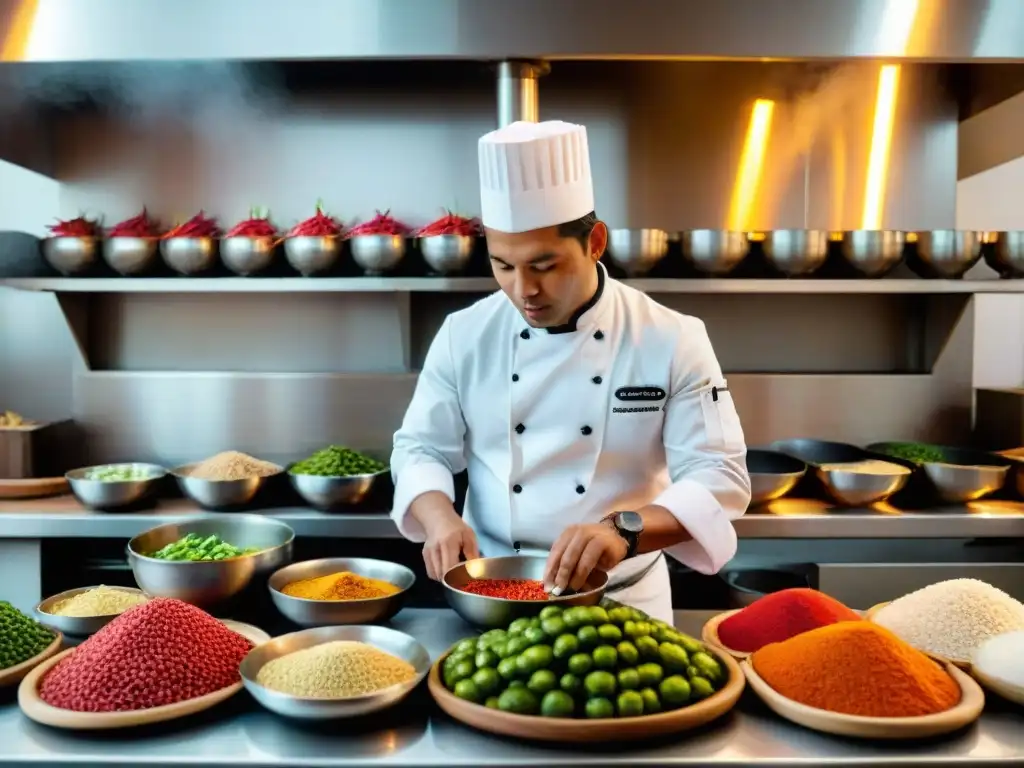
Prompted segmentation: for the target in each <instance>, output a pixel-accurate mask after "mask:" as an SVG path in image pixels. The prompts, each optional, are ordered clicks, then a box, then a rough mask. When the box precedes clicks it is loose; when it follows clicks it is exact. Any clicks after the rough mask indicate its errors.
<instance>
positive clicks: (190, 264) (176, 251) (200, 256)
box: [160, 237, 217, 276]
mask: <svg viewBox="0 0 1024 768" xmlns="http://www.w3.org/2000/svg"><path fill="white" fill-rule="evenodd" d="M160 254H161V255H162V256H163V257H164V263H165V264H166V265H167V266H169V267H170V268H171V269H173V270H174V271H175V272H177V273H178V274H179V275H186V276H191V275H201V274H203V273H204V272H208V271H209V270H211V269H213V266H214V265H215V264H216V263H217V241H216V240H214V239H213V238H212V237H171V238H168V239H166V240H161V241H160Z"/></svg>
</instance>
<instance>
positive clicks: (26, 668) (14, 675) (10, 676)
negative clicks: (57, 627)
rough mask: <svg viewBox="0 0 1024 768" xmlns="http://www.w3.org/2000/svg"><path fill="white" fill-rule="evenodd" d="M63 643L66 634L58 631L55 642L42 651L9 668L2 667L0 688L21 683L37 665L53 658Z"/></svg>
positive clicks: (0, 670)
mask: <svg viewBox="0 0 1024 768" xmlns="http://www.w3.org/2000/svg"><path fill="white" fill-rule="evenodd" d="M62 645H64V635H62V634H61V633H60V632H58V633H57V636H56V637H55V638H54V639H53V642H52V643H50V644H49V645H48V646H46V650H45V651H43V652H42V653H40V654H38V655H36V656H33V657H32V658H31V659H28V660H27V661H23V662H21V664H15V665H14V666H13V667H8V668H7V669H0V688H7V687H9V686H12V685H16V684H17V683H20V682H21V681H22V680H23V679H24V678H25V676H26V675H27V674H28V673H29V672H31V671H32V670H33V669H34V668H35V667H37V666H39V665H40V664H42V663H43V662H44V661H46V660H47V659H49V658H52V657H53V655H54V654H55V653H57V652H58V651H59V650H60V649H61V646H62Z"/></svg>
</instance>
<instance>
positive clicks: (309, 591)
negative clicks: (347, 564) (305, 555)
mask: <svg viewBox="0 0 1024 768" xmlns="http://www.w3.org/2000/svg"><path fill="white" fill-rule="evenodd" d="M281 591H282V592H283V593H284V594H286V595H288V596H290V597H298V598H302V599H303V600H372V599H374V598H379V597H388V596H389V595H393V594H395V593H396V592H401V589H400V588H399V587H396V586H395V585H394V584H392V583H391V582H389V581H382V580H380V579H371V578H368V577H366V576H360V575H359V574H357V573H352V572H350V571H342V572H341V573H331V574H328V575H327V576H317V577H315V578H312V579H301V580H299V581H293V582H292V583H291V584H286V585H285V586H284V587H283V588H282V589H281Z"/></svg>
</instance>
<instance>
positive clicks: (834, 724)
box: [742, 659, 985, 740]
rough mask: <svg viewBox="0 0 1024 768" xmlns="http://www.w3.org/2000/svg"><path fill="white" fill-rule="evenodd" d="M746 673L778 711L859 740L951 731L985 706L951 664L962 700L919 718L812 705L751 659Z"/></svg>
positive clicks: (920, 736)
mask: <svg viewBox="0 0 1024 768" xmlns="http://www.w3.org/2000/svg"><path fill="white" fill-rule="evenodd" d="M742 665H743V674H745V675H746V676H747V681H748V682H749V683H750V687H751V688H753V689H754V692H755V693H756V694H757V695H758V696H759V697H760V698H761V700H762V701H763V702H764V703H765V704H767V705H768V707H769V709H771V710H772V711H773V712H774V713H775V714H777V715H779V716H780V717H783V718H785V719H786V720H789V721H790V722H793V723H796V724H797V725H802V726H803V727H805V728H810V729H811V730H813V731H821V732H822V733H831V734H834V735H836V736H848V737H853V738H859V739H889V740H892V739H923V738H927V737H929V736H939V735H941V734H945V733H952V732H953V731H957V730H959V729H961V728H963V727H965V726H967V725H970V724H971V723H973V722H974V721H975V720H977V719H978V717H980V716H981V711H982V710H983V709H984V708H985V693H984V691H982V690H981V687H980V686H979V685H978V684H977V683H976V682H974V680H973V679H972V678H971V677H970V676H969V675H967V674H965V673H964V672H961V671H960V670H959V669H958V668H957V667H955V666H953V665H952V664H948V663H947V664H945V665H944V666H945V669H946V672H948V673H949V675H950V677H952V678H953V679H954V680H956V682H957V684H959V686H960V703H959V704H957V705H956V706H955V707H953V708H952V709H948V710H946V711H945V712H939V713H937V714H934V715H921V716H919V717H865V716H863V715H845V714H841V713H838V712H829V711H828V710H824V709H818V708H817V707H809V706H807V705H806V704H801V703H799V702H797V701H793V700H792V699H790V698H787V697H785V696H783V695H782V694H780V693H778V692H777V691H776V690H775V689H774V688H772V687H771V686H770V685H768V683H766V682H765V681H764V678H762V677H761V676H760V675H758V674H757V672H756V671H755V670H754V665H753V663H752V662H751V660H750V659H747V660H745V661H744V662H743V663H742Z"/></svg>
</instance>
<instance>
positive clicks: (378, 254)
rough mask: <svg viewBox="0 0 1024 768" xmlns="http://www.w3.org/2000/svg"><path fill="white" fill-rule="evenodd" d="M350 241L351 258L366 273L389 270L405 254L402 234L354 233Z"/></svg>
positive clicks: (371, 273)
mask: <svg viewBox="0 0 1024 768" xmlns="http://www.w3.org/2000/svg"><path fill="white" fill-rule="evenodd" d="M350 241H351V243H352V259H353V260H354V261H355V263H356V264H358V265H359V266H360V267H362V269H363V272H365V273H366V274H367V275H383V274H386V273H388V272H391V271H392V270H393V269H394V268H395V267H397V266H398V264H399V263H400V262H401V261H402V258H403V257H404V256H405V238H404V237H403V236H402V235H356V236H355V237H352V238H350Z"/></svg>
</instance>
